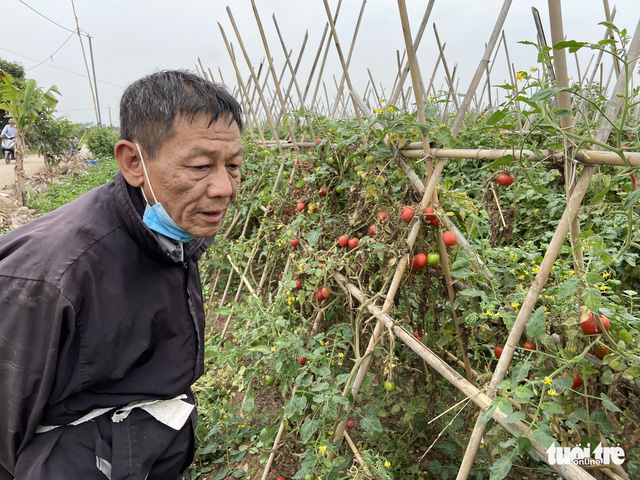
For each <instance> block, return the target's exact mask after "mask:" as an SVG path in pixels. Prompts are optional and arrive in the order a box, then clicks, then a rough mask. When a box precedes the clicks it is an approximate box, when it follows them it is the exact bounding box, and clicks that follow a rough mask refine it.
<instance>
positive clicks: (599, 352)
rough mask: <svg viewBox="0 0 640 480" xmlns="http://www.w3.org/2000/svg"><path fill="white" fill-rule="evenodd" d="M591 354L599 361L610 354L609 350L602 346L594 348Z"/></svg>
mask: <svg viewBox="0 0 640 480" xmlns="http://www.w3.org/2000/svg"><path fill="white" fill-rule="evenodd" d="M603 325H604V324H603ZM593 353H594V354H595V355H596V357H598V358H599V359H600V360H602V359H603V358H604V357H606V356H607V355H609V354H610V353H611V350H609V349H608V348H607V347H605V346H604V345H600V346H598V347H597V348H596V350H595V352H593Z"/></svg>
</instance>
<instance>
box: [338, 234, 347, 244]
mask: <svg viewBox="0 0 640 480" xmlns="http://www.w3.org/2000/svg"><path fill="white" fill-rule="evenodd" d="M348 244H349V237H347V236H346V235H340V238H338V245H340V246H341V247H346V246H347V245H348Z"/></svg>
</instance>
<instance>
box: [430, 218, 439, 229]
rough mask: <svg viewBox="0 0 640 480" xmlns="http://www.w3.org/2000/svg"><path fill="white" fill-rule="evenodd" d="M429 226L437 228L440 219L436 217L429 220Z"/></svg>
mask: <svg viewBox="0 0 640 480" xmlns="http://www.w3.org/2000/svg"><path fill="white" fill-rule="evenodd" d="M431 225H432V226H433V227H439V226H440V219H439V218H438V217H435V218H432V219H431Z"/></svg>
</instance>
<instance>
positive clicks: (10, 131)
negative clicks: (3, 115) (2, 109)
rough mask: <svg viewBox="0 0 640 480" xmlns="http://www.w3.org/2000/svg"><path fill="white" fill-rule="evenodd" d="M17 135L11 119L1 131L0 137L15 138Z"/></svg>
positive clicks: (14, 124) (14, 123)
mask: <svg viewBox="0 0 640 480" xmlns="http://www.w3.org/2000/svg"><path fill="white" fill-rule="evenodd" d="M17 133H18V129H17V128H16V122H15V121H14V120H13V118H11V119H9V123H7V124H6V125H5V126H4V128H3V129H2V132H1V133H0V137H7V138H15V137H16V134H17Z"/></svg>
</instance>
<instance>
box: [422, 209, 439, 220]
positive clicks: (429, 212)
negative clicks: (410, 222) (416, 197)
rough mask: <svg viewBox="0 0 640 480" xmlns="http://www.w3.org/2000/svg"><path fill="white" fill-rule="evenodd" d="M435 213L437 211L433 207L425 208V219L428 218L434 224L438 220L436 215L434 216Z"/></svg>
mask: <svg viewBox="0 0 640 480" xmlns="http://www.w3.org/2000/svg"><path fill="white" fill-rule="evenodd" d="M435 212H436V211H435V210H434V209H433V208H431V207H427V208H425V209H424V218H426V219H427V220H428V221H429V222H432V221H433V219H434V218H438V217H436V216H435V215H432V214H433V213H435Z"/></svg>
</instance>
